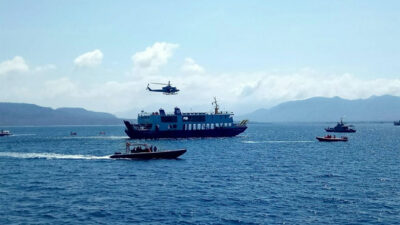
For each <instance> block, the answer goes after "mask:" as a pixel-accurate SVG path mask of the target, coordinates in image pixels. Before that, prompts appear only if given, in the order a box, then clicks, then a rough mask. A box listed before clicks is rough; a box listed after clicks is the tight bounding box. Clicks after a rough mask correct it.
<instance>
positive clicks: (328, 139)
mask: <svg viewBox="0 0 400 225" xmlns="http://www.w3.org/2000/svg"><path fill="white" fill-rule="evenodd" d="M316 138H317V140H318V141H322V142H337V141H348V140H349V139H348V138H347V137H336V136H332V135H326V136H325V137H316Z"/></svg>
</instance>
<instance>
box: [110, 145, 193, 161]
mask: <svg viewBox="0 0 400 225" xmlns="http://www.w3.org/2000/svg"><path fill="white" fill-rule="evenodd" d="M185 152H186V149H177V150H165V151H158V150H157V147H156V146H152V145H148V144H132V143H129V142H126V152H125V153H121V152H115V153H114V155H112V156H110V158H112V159H176V158H178V157H179V156H181V155H183V154H184V153H185Z"/></svg>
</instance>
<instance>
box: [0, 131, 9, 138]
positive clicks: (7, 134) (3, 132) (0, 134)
mask: <svg viewBox="0 0 400 225" xmlns="http://www.w3.org/2000/svg"><path fill="white" fill-rule="evenodd" d="M10 135H12V133H11V132H10V131H8V130H0V137H3V136H10Z"/></svg>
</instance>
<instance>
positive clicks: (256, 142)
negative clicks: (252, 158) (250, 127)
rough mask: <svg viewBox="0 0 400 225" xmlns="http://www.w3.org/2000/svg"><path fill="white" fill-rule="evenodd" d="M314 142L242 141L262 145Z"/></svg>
mask: <svg viewBox="0 0 400 225" xmlns="http://www.w3.org/2000/svg"><path fill="white" fill-rule="evenodd" d="M308 142H313V141H242V143H246V144H261V143H308Z"/></svg>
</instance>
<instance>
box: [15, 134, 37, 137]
mask: <svg viewBox="0 0 400 225" xmlns="http://www.w3.org/2000/svg"><path fill="white" fill-rule="evenodd" d="M35 135H36V134H13V135H11V136H10V137H19V136H35Z"/></svg>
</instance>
